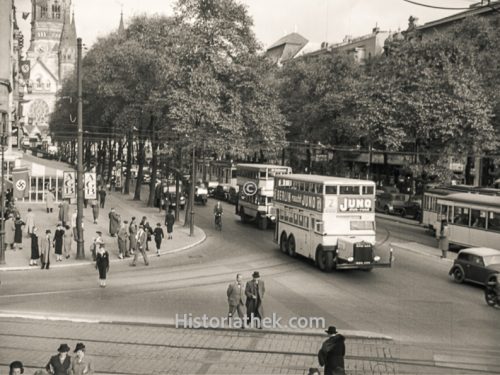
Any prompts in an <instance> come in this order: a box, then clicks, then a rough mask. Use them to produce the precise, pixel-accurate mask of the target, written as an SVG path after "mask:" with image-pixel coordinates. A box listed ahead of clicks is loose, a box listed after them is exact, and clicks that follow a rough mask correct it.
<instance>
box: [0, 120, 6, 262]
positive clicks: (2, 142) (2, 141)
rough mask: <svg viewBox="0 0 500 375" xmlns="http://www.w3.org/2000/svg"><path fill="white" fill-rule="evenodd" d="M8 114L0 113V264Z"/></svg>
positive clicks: (3, 245) (1, 257) (2, 242)
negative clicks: (0, 162) (0, 176)
mask: <svg viewBox="0 0 500 375" xmlns="http://www.w3.org/2000/svg"><path fill="white" fill-rule="evenodd" d="M6 128H7V113H5V112H0V131H1V133H0V147H1V148H2V150H1V152H2V167H1V170H2V190H1V197H0V206H1V214H2V217H0V223H1V224H0V225H1V226H0V264H5V241H4V238H5V211H4V209H5V167H4V157H5V146H6V140H7V132H6V131H5V130H6Z"/></svg>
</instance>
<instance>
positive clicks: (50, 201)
mask: <svg viewBox="0 0 500 375" xmlns="http://www.w3.org/2000/svg"><path fill="white" fill-rule="evenodd" d="M55 199H56V198H55V197H54V193H52V191H50V190H47V191H46V192H45V207H46V208H47V213H49V212H52V211H53V210H54V200H55Z"/></svg>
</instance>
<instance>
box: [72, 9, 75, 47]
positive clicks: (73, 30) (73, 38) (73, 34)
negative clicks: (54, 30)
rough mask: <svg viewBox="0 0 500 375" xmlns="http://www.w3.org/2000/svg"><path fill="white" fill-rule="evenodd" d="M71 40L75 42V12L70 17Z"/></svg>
mask: <svg viewBox="0 0 500 375" xmlns="http://www.w3.org/2000/svg"><path fill="white" fill-rule="evenodd" d="M71 40H76V25H75V11H73V13H72V17H71Z"/></svg>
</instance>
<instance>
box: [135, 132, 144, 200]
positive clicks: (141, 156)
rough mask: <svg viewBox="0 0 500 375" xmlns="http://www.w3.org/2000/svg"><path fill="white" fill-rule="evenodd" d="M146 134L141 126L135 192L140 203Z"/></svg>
mask: <svg viewBox="0 0 500 375" xmlns="http://www.w3.org/2000/svg"><path fill="white" fill-rule="evenodd" d="M143 135H144V132H143V130H142V126H141V132H140V134H139V148H138V149H137V164H138V170H137V179H136V180H135V192H134V200H135V201H139V200H141V185H142V178H143V176H144V171H143V168H144V156H145V155H144V137H143Z"/></svg>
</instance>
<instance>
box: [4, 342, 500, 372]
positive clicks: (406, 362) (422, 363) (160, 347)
mask: <svg viewBox="0 0 500 375" xmlns="http://www.w3.org/2000/svg"><path fill="white" fill-rule="evenodd" d="M0 337H1V338H2V339H1V340H0V341H1V342H2V344H0V352H9V351H17V350H19V348H18V347H15V346H9V345H5V344H3V343H8V342H11V341H13V339H18V340H19V339H21V340H23V341H24V342H29V341H28V340H38V339H42V340H54V342H67V341H70V342H71V341H75V340H76V339H75V338H74V337H69V336H64V335H53V336H51V337H45V336H42V335H33V334H31V335H27V334H3V333H0ZM318 342H319V343H321V339H320V340H318ZM85 343H86V345H87V346H88V347H99V346H102V347H115V346H118V345H119V346H120V347H121V348H122V350H124V349H125V348H129V350H126V351H127V352H130V353H143V352H146V353H148V358H149V359H155V358H157V359H165V360H166V359H168V355H167V356H165V351H166V350H175V353H176V354H175V356H176V358H177V359H181V360H182V358H183V357H182V351H183V350H185V351H186V353H185V360H188V358H189V353H190V352H191V351H192V350H202V351H207V352H223V353H228V352H231V353H241V354H247V355H249V358H253V360H255V358H256V357H255V355H257V356H266V355H279V356H285V357H286V358H288V361H287V362H285V365H284V366H281V367H284V368H286V369H290V370H297V369H303V368H302V367H300V366H296V365H291V364H286V363H292V362H293V361H292V360H291V357H294V356H297V357H307V358H310V359H314V360H316V358H317V354H316V350H314V351H311V352H305V351H283V350H259V349H257V348H234V347H223V346H212V345H194V346H193V345H181V344H164V343H154V342H151V343H138V342H133V341H127V340H103V339H85ZM347 345H349V343H347ZM318 347H319V346H318ZM26 349H28V350H30V351H31V352H37V353H39V354H43V353H46V352H47V351H46V350H43V349H42V348H40V347H39V346H36V345H35V346H34V347H32V348H30V347H26V348H25V349H24V350H26ZM179 351H180V352H179ZM47 355H50V353H47ZM91 356H92V357H93V358H95V359H99V358H100V359H102V360H103V361H104V360H106V359H110V358H114V359H117V360H119V358H121V357H122V355H121V354H113V353H103V352H101V351H98V352H95V353H91ZM137 356H138V355H137ZM133 357H134V356H133ZM166 357H167V358H166ZM345 359H346V361H347V363H348V362H349V361H368V362H372V363H375V366H376V364H386V365H390V366H403V367H404V366H412V367H414V366H417V367H422V368H428V369H429V372H428V373H429V374H431V373H433V372H432V370H430V369H431V368H440V369H447V370H450V371H466V372H467V373H468V374H500V365H495V366H489V367H488V368H487V369H485V368H479V367H484V366H481V365H478V368H471V367H472V365H471V364H470V363H469V362H465V361H463V362H455V363H454V364H453V365H452V364H450V363H449V362H446V361H439V360H427V359H422V360H417V359H405V358H391V357H387V356H385V354H384V356H383V357H377V356H367V355H346V356H345ZM257 361H258V359H257ZM198 362H203V363H211V361H210V360H209V359H207V358H204V359H200V360H199V361H198ZM214 363H215V362H214ZM225 363H226V362H225ZM227 364H228V365H241V361H240V360H238V361H237V360H234V361H232V362H227ZM29 365H30V364H28V366H27V367H29ZM0 366H8V363H3V362H2V361H1V360H0ZM34 367H37V366H34ZM269 367H274V366H272V365H270V366H269ZM99 373H102V374H118V373H119V374H124V375H129V374H130V375H135V374H142V372H134V371H130V372H123V371H120V372H113V371H99ZM357 373H359V372H357ZM397 373H400V372H399V371H398V372H397ZM401 373H404V371H401Z"/></svg>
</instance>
